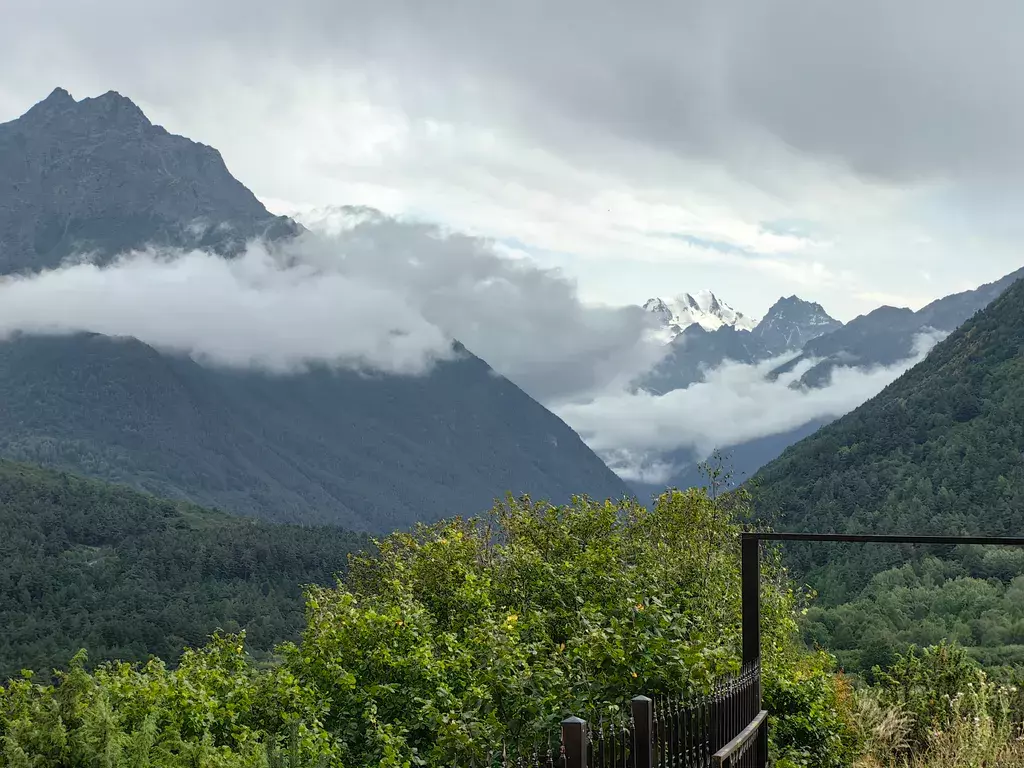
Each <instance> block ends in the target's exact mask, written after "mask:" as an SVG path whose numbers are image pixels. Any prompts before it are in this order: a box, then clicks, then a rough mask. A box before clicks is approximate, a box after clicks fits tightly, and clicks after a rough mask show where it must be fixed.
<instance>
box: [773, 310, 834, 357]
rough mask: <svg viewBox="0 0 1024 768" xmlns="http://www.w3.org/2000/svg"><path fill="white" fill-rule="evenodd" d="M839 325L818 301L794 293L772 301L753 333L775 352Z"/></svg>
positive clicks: (787, 349)
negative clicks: (807, 299)
mask: <svg viewBox="0 0 1024 768" xmlns="http://www.w3.org/2000/svg"><path fill="white" fill-rule="evenodd" d="M840 326H842V323H841V322H839V321H838V320H836V319H835V318H834V317H832V316H831V315H829V314H828V312H826V311H825V309H824V307H822V306H821V304H818V303H817V302H812V301H805V300H804V299H801V298H800V297H799V296H795V295H794V296H784V297H782V298H780V299H779V300H778V301H776V302H775V303H774V304H773V305H772V307H771V309H769V310H768V313H767V314H766V315H765V316H764V317H763V318H762V319H761V322H759V323H758V324H757V326H756V327H755V328H754V330H753V333H754V336H755V337H757V338H758V339H759V340H760V341H761V343H762V344H763V345H764V347H765V351H766V352H767V353H768V354H769V355H777V354H782V353H783V352H786V351H789V350H797V349H800V348H802V347H803V346H804V344H806V343H807V342H808V341H810V340H811V339H815V338H817V337H819V336H823V335H824V334H826V333H831V332H832V331H834V330H836V329H837V328H839V327H840Z"/></svg>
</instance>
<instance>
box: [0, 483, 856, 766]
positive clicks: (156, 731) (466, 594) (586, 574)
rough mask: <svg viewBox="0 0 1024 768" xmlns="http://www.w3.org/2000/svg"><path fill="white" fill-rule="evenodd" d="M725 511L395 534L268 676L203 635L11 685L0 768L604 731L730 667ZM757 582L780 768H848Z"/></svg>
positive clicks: (671, 502) (816, 664) (479, 522)
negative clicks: (590, 725) (163, 652)
mask: <svg viewBox="0 0 1024 768" xmlns="http://www.w3.org/2000/svg"><path fill="white" fill-rule="evenodd" d="M744 502H745V499H744V497H743V496H742V494H730V495H729V496H727V497H719V498H717V499H711V498H709V497H708V496H707V495H706V494H705V493H704V492H701V491H689V492H686V493H682V492H678V491H673V492H670V493H667V494H665V495H663V496H662V497H661V498H659V499H658V500H657V502H656V503H655V504H654V506H653V508H651V509H650V510H648V509H644V508H642V507H640V506H638V505H636V504H634V503H631V502H622V503H619V504H612V503H597V502H593V501H590V500H588V499H582V498H581V499H577V500H575V501H574V502H573V503H572V504H570V505H567V506H563V507H552V506H550V505H547V504H536V503H533V502H530V501H529V500H528V499H523V500H520V501H512V500H509V501H507V502H506V503H504V504H501V505H498V506H497V507H496V508H495V509H494V510H493V511H492V513H491V514H490V516H488V517H487V518H485V519H474V520H461V519H454V520H449V521H445V522H442V523H438V524H436V525H433V526H429V527H420V528H418V529H417V530H416V531H415V532H413V533H396V534H393V535H391V536H390V537H388V538H387V539H385V540H384V541H382V542H380V543H379V546H378V553H377V554H374V555H372V556H363V557H361V558H357V559H355V560H354V561H353V563H352V565H351V568H350V571H349V574H348V576H347V579H346V581H345V582H344V583H343V584H339V585H338V586H337V587H336V588H324V587H313V588H311V589H310V590H309V592H308V596H307V606H306V629H305V632H304V634H303V636H302V639H301V641H300V642H298V643H294V644H285V645H283V646H281V647H280V648H279V649H278V652H279V656H280V659H279V661H278V662H277V663H275V664H272V665H264V666H254V665H253V664H252V663H251V661H250V660H248V659H247V658H246V656H245V654H244V651H243V648H242V642H241V639H240V638H238V637H235V636H227V635H224V636H220V635H218V636H215V637H214V639H213V640H212V641H211V643H210V645H209V646H207V647H206V648H204V649H201V650H198V651H191V652H188V653H187V654H186V655H185V656H184V657H183V659H182V662H181V665H180V666H179V667H178V668H177V669H175V670H168V669H167V668H165V667H164V666H163V665H162V664H161V663H159V662H151V663H150V664H148V665H146V666H144V667H141V668H138V667H132V666H130V665H126V664H120V665H105V666H102V667H100V668H99V669H98V670H97V671H96V672H94V673H92V674H89V673H87V672H86V671H85V670H84V668H83V667H82V665H81V660H80V659H79V660H78V661H76V663H75V664H73V665H72V668H71V671H70V672H68V673H66V674H65V675H64V676H63V679H62V681H61V683H60V684H59V685H58V686H57V687H50V686H39V685H34V684H32V683H31V681H30V680H20V681H15V682H13V683H11V684H10V685H9V686H8V687H7V689H4V690H3V692H2V694H0V744H2V745H3V746H4V750H3V752H2V753H0V754H2V757H0V766H21V765H36V766H50V765H65V764H96V763H97V761H100V762H103V763H104V764H105V765H111V766H114V765H127V764H129V763H130V764H132V765H153V766H164V765H182V764H190V765H195V764H209V765H224V766H231V768H234V767H235V766H243V765H246V766H248V765H253V766H256V765H264V764H268V763H270V762H272V761H275V760H278V761H279V760H280V759H282V757H281V756H282V755H288V756H290V758H291V759H292V761H293V762H295V764H302V765H314V764H317V763H318V762H319V763H321V764H323V765H330V766H394V767H397V766H403V767H404V766H415V765H465V764H468V763H470V762H471V761H472V760H474V759H479V758H481V757H483V756H484V755H485V754H486V752H487V751H488V750H490V749H494V748H495V747H498V746H499V745H500V744H501V743H502V742H505V743H509V744H511V746H512V747H513V748H514V747H516V746H517V745H522V744H531V745H532V744H535V743H536V742H537V741H540V742H542V743H543V742H545V741H547V740H548V739H549V738H552V737H554V735H555V734H556V733H557V724H558V722H559V721H560V720H561V719H562V718H563V717H565V716H567V715H569V714H575V715H579V716H582V717H585V718H587V719H589V720H597V719H603V720H604V721H606V722H607V721H609V720H612V721H614V720H615V719H617V718H622V717H624V716H625V713H624V712H623V711H622V709H620V708H622V707H624V706H625V705H626V704H627V702H628V700H629V698H630V697H631V696H632V695H634V694H636V693H639V692H643V693H648V694H659V693H676V694H678V693H686V692H692V691H702V690H705V688H706V686H707V685H708V683H709V681H710V680H711V679H712V678H713V677H715V676H717V675H719V674H721V673H723V672H727V671H737V670H738V668H739V659H738V648H739V634H740V631H739V630H740V616H739V612H740V599H739V592H740V574H739V535H738V534H739V528H738V527H737V526H736V524H734V523H733V522H732V521H733V519H735V516H736V513H737V511H738V510H737V509H736V505H738V504H743V503H744ZM763 570H764V576H765V582H764V585H763V587H762V617H763V625H762V638H763V648H764V653H765V659H764V673H765V690H766V693H767V700H768V704H769V709H770V713H771V715H772V718H773V719H772V724H773V728H775V729H776V730H777V733H776V735H775V736H774V746H775V749H776V750H777V752H778V753H779V754H781V755H785V756H786V759H788V760H789V761H790V762H789V763H788V765H790V766H793V765H799V766H812V765H813V766H825V767H826V768H829V767H830V766H836V767H837V768H838V766H842V765H848V764H849V760H848V755H849V754H850V753H851V752H852V750H853V744H854V743H853V741H852V733H851V731H850V729H849V727H848V723H847V721H846V719H845V718H846V715H845V712H846V711H847V710H846V704H845V703H844V701H845V699H844V696H845V695H846V694H845V692H844V691H845V689H844V688H843V687H842V685H841V684H840V683H839V681H837V679H836V678H834V677H833V676H832V675H831V674H830V672H829V670H828V668H827V665H826V662H825V660H824V659H823V658H821V657H807V655H806V654H805V653H803V652H802V651H801V650H800V647H799V645H798V643H797V637H796V624H795V612H796V607H797V603H798V599H799V595H797V594H796V593H794V591H793V590H792V589H791V587H790V585H789V583H788V581H787V579H786V576H785V572H784V571H783V570H782V569H781V567H780V566H779V563H778V560H777V559H776V558H773V557H768V558H766V561H765V564H764V569H763ZM53 733H56V734H63V735H62V736H59V737H51V736H49V735H48V734H53ZM282 750H283V751H282ZM826 753H827V754H826ZM100 756H105V757H102V759H101V758H100ZM823 758H827V759H828V760H829V761H831V762H823V761H822V760H823ZM26 761H27V762H26ZM780 764H781V763H780Z"/></svg>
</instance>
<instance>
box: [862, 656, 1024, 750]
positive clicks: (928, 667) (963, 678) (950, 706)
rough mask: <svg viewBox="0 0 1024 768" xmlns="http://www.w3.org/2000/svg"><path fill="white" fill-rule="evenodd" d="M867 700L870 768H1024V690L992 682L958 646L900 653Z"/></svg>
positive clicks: (864, 701)
mask: <svg viewBox="0 0 1024 768" xmlns="http://www.w3.org/2000/svg"><path fill="white" fill-rule="evenodd" d="M876 676H877V677H878V684H877V686H876V687H874V688H872V689H870V690H868V691H865V692H863V693H861V694H860V697H859V698H860V714H861V719H860V727H861V730H862V734H863V739H864V742H865V746H866V749H865V758H864V760H863V762H862V763H861V764H862V765H863V766H864V768H869V767H871V768H876V767H880V766H900V767H901V768H902V767H903V766H913V768H940V767H941V768H946V767H947V766H948V768H954V766H956V767H960V766H963V767H964V768H1011V767H1015V766H1021V765H1024V749H1022V748H1021V744H1020V742H1019V740H1018V735H1019V729H1018V724H1019V717H1020V714H1021V711H1020V709H1019V703H1020V702H1019V697H1018V692H1017V691H1016V689H1015V688H1013V687H1006V686H1002V685H998V684H997V683H995V682H993V681H992V680H990V679H989V678H988V676H987V675H986V674H985V672H984V671H982V670H981V669H980V668H979V667H978V665H977V663H976V662H975V661H974V660H972V659H971V657H970V656H969V655H968V654H967V653H966V652H965V651H964V650H963V649H962V648H958V647H956V646H955V645H947V644H941V645H938V646H931V647H928V648H925V649H923V650H922V651H921V652H920V653H918V652H915V651H910V652H909V653H907V654H906V655H899V656H898V657H897V658H896V660H895V662H894V663H893V665H892V667H891V668H890V669H889V670H888V671H886V672H883V671H881V670H876Z"/></svg>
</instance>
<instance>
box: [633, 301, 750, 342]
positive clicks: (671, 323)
mask: <svg viewBox="0 0 1024 768" xmlns="http://www.w3.org/2000/svg"><path fill="white" fill-rule="evenodd" d="M644 309H646V310H647V311H648V312H650V313H652V314H654V315H657V316H658V319H659V320H660V321H661V325H662V337H663V338H664V340H665V341H666V342H669V341H671V340H672V339H674V338H675V337H676V336H678V335H679V334H680V333H682V332H683V331H684V330H685V329H687V328H689V327H690V326H692V325H699V326H700V327H701V328H703V329H704V330H706V331H714V330H717V329H719V328H722V327H723V326H731V327H733V328H737V329H740V330H746V331H749V330H750V329H751V328H753V327H754V323H753V322H752V321H751V320H750V318H748V317H746V316H744V315H743V314H741V313H740V312H737V311H736V310H735V309H733V308H732V307H730V306H729V305H728V304H726V303H725V302H724V301H721V300H720V299H719V298H718V297H717V296H715V294H713V293H712V292H711V291H698V292H697V293H696V294H690V293H683V294H680V295H679V296H676V297H674V298H671V299H659V298H653V299H648V300H647V301H646V302H644Z"/></svg>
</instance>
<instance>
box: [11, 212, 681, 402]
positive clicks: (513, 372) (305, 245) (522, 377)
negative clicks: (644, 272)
mask: <svg viewBox="0 0 1024 768" xmlns="http://www.w3.org/2000/svg"><path fill="white" fill-rule="evenodd" d="M330 214H331V215H330V216H327V217H326V219H325V222H324V223H325V224H331V225H332V226H333V229H332V227H331V226H325V227H324V229H325V232H324V233H322V234H321V233H315V232H309V233H307V234H305V235H304V236H302V237H300V238H298V239H297V240H296V241H295V242H293V243H289V244H286V245H284V246H281V247H279V248H274V249H269V250H268V248H267V247H265V246H263V245H261V244H259V243H253V244H250V246H249V247H248V249H247V250H246V251H245V252H244V254H242V255H241V256H240V257H239V258H237V259H234V260H225V259H222V258H219V257H217V256H214V255H211V254H208V253H203V252H180V251H170V252H165V251H162V252H154V251H147V252H140V253H133V254H128V255H125V256H123V257H121V258H119V259H118V260H116V261H115V262H113V263H112V264H110V265H107V266H103V267H98V266H95V265H93V264H90V263H84V264H83V263H78V264H71V265H68V266H64V267H62V268H60V269H56V270H51V271H47V272H43V273H40V274H37V275H33V276H30V277H8V278H4V279H3V280H2V282H0V334H10V333H13V332H16V331H27V332H37V333H39V332H43V333H70V332H76V331H91V332H96V333H103V334H107V335H112V336H134V337H136V338H139V339H141V340H142V341H144V342H146V343H149V344H152V345H154V346H156V347H159V348H162V349H171V350H176V351H180V352H185V353H188V354H191V355H193V356H195V357H197V358H199V359H205V360H209V361H212V362H216V363H220V364H226V365H235V366H249V365H257V366H262V367H264V368H269V369H271V370H278V371H280V370H290V369H294V368H296V367H300V366H302V365H304V364H307V363H309V362H313V361H322V362H329V363H332V364H335V365H340V366H345V367H353V368H371V369H375V370H380V371H386V372H393V373H402V374H416V373H422V372H424V371H425V370H427V369H428V368H429V366H430V365H431V363H432V362H434V361H436V360H438V359H440V358H445V357H448V356H450V354H451V340H452V339H453V338H455V339H458V340H459V341H461V342H462V343H463V344H465V345H466V346H467V347H468V348H469V349H470V351H472V352H474V353H476V354H478V355H480V356H481V357H483V358H484V359H485V360H486V361H487V362H489V363H490V364H491V365H492V366H494V367H495V369H496V370H498V371H499V372H500V373H502V374H505V375H507V376H508V377H509V378H511V379H512V380H513V381H515V382H516V383H518V384H520V385H521V386H523V387H524V388H525V389H527V391H529V392H530V393H531V394H533V395H534V396H536V397H538V398H541V399H543V400H545V401H547V402H551V401H557V400H558V399H559V398H564V397H579V396H580V395H581V394H583V393H586V392H590V391H594V390H600V389H604V388H607V387H608V386H610V385H613V384H615V383H616V382H618V381H619V380H620V378H621V377H623V376H625V375H628V374H629V373H632V372H635V371H636V370H638V369H642V368H643V367H644V366H646V365H648V364H650V362H652V361H653V360H654V359H656V357H657V356H658V355H660V354H661V349H660V347H658V346H657V345H655V344H651V343H650V342H648V341H645V339H646V333H645V330H646V329H647V328H648V326H649V324H650V322H651V317H650V316H649V315H648V314H647V313H645V312H643V311H642V310H641V309H640V308H639V307H628V308H615V309H609V308H603V307H590V306H587V305H585V304H583V303H581V302H580V300H579V298H578V296H577V295H576V290H575V286H574V285H573V284H572V283H571V282H570V281H568V280H566V279H565V278H564V277H562V276H561V275H560V274H559V273H557V272H555V271H552V270H546V269H541V268H539V267H537V266H535V265H534V264H532V263H531V262H529V261H528V260H524V259H521V258H509V257H506V256H504V255H501V254H499V253H498V251H497V250H496V249H495V248H494V247H492V246H491V244H489V243H488V242H486V241H484V240H480V239H477V238H472V237H466V236H464V235H457V234H448V233H445V232H443V231H441V230H439V229H437V228H436V227H433V226H430V225H426V224H418V223H406V222H400V221H397V220H394V219H391V218H389V217H387V216H384V215H382V214H380V213H377V212H375V211H371V210H367V209H339V210H337V211H332V212H330Z"/></svg>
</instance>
